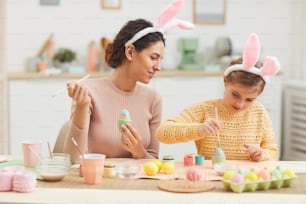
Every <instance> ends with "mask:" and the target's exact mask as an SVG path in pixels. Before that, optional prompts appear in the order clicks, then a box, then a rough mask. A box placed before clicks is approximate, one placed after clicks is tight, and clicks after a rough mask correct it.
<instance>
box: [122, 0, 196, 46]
mask: <svg viewBox="0 0 306 204" xmlns="http://www.w3.org/2000/svg"><path fill="white" fill-rule="evenodd" d="M183 6H184V0H176V1H174V2H172V3H171V4H170V5H168V6H167V7H166V8H165V9H164V10H163V12H162V13H161V15H160V16H159V19H158V22H157V25H155V26H154V27H147V28H144V29H143V30H141V31H139V32H138V33H136V34H135V35H134V36H133V37H132V38H131V39H130V40H129V41H127V42H126V43H125V46H128V45H130V44H133V43H134V42H136V41H137V40H139V39H140V38H142V37H144V36H146V35H148V34H149V33H155V32H161V33H166V32H167V31H168V30H170V29H172V28H174V27H176V26H178V27H179V28H181V29H193V28H194V24H192V23H190V22H187V21H183V20H180V19H177V18H174V16H175V15H176V14H177V13H178V12H179V11H180V10H181V9H182V8H183Z"/></svg>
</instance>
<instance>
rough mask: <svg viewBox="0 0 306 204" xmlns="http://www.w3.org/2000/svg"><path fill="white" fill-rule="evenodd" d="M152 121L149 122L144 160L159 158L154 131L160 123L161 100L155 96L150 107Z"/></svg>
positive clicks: (157, 95) (157, 143) (157, 142)
mask: <svg viewBox="0 0 306 204" xmlns="http://www.w3.org/2000/svg"><path fill="white" fill-rule="evenodd" d="M151 112H152V119H151V120H150V121H149V127H150V145H149V146H148V148H147V149H146V151H147V155H146V158H158V156H159V141H158V140H157V138H156V137H155V134H156V129H157V128H158V126H159V125H160V123H161V118H162V98H161V96H160V95H159V94H156V97H155V99H154V102H153V104H152V107H151Z"/></svg>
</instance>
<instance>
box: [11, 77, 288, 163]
mask: <svg viewBox="0 0 306 204" xmlns="http://www.w3.org/2000/svg"><path fill="white" fill-rule="evenodd" d="M76 79H77V78H76ZM69 80H71V78H54V79H44V78H43V79H15V80H10V81H9V90H8V93H9V138H10V140H9V153H11V154H17V155H18V154H19V155H20V154H21V141H23V140H41V141H42V142H43V152H44V154H45V155H47V150H48V148H47V141H49V142H50V143H51V144H54V143H55V140H56V137H57V134H58V132H59V129H60V127H61V125H62V124H63V123H64V122H65V121H66V120H68V119H69V116H70V105H71V101H70V98H69V97H68V96H67V93H64V94H61V95H59V96H57V97H55V98H53V97H52V94H53V93H55V92H57V91H58V90H61V89H62V88H63V87H65V84H66V82H67V81H69ZM281 82H282V80H281V76H277V77H274V79H273V80H271V83H270V84H268V86H267V87H266V89H265V91H264V93H263V94H262V95H261V96H260V97H259V100H260V101H261V102H262V103H263V104H264V105H265V106H266V108H267V110H268V112H269V114H270V117H271V120H272V122H273V125H274V129H275V132H276V140H277V143H278V146H279V147H280V145H281V140H280V135H281V131H280V130H281V125H280V122H281ZM149 86H152V87H153V88H154V89H156V90H157V91H158V92H159V93H160V94H161V96H162V98H163V118H162V120H166V119H167V118H170V117H173V116H175V115H176V114H178V113H179V112H181V111H182V110H183V109H184V108H185V107H187V106H189V105H191V104H192V103H196V102H199V101H202V100H207V99H216V98H220V97H222V95H223V90H224V89H223V78H222V77H221V76H220V75H218V76H196V75H195V76H186V77H184V76H167V77H155V78H154V79H153V80H152V81H151V83H150V84H149ZM186 153H195V154H196V148H195V146H194V143H193V142H186V143H180V144H171V145H169V144H161V147H160V156H161V157H162V156H163V155H168V154H171V155H173V156H174V157H175V158H176V159H177V160H182V159H183V156H184V155H185V154H186Z"/></svg>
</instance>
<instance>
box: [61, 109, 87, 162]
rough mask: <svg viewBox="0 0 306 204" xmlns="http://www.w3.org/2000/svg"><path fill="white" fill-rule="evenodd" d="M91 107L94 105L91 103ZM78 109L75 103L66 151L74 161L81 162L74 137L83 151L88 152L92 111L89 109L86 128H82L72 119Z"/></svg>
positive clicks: (65, 144) (67, 136)
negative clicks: (73, 140)
mask: <svg viewBox="0 0 306 204" xmlns="http://www.w3.org/2000/svg"><path fill="white" fill-rule="evenodd" d="M90 107H92V106H91V105H90ZM90 109H91V108H90ZM76 111H78V110H76V107H75V104H73V105H72V111H71V117H70V121H69V127H68V130H67V135H66V140H65V143H64V152H65V153H67V154H70V156H71V160H72V162H73V163H79V159H80V153H79V152H78V151H77V149H76V148H75V146H74V144H73V142H72V138H74V139H75V140H76V141H77V143H78V146H79V148H80V149H81V150H82V151H83V153H86V152H87V149H88V129H89V121H90V115H91V114H90V113H91V111H87V115H86V116H85V117H84V128H82V129H81V128H79V127H77V126H76V125H75V124H74V123H73V120H72V118H73V117H74V114H75V112H76Z"/></svg>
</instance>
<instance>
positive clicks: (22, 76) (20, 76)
mask: <svg viewBox="0 0 306 204" xmlns="http://www.w3.org/2000/svg"><path fill="white" fill-rule="evenodd" d="M111 73H112V72H94V73H90V75H91V77H104V76H109V75H111ZM86 74H87V73H83V74H68V73H62V74H56V75H44V74H40V73H26V72H20V73H8V74H7V78H8V80H32V79H61V78H71V79H74V78H81V77H82V76H84V75H86ZM222 75H223V72H222V71H220V72H207V71H202V70H194V71H183V70H171V71H168V70H163V71H160V72H157V73H156V77H190V76H194V77H209V76H222Z"/></svg>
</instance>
